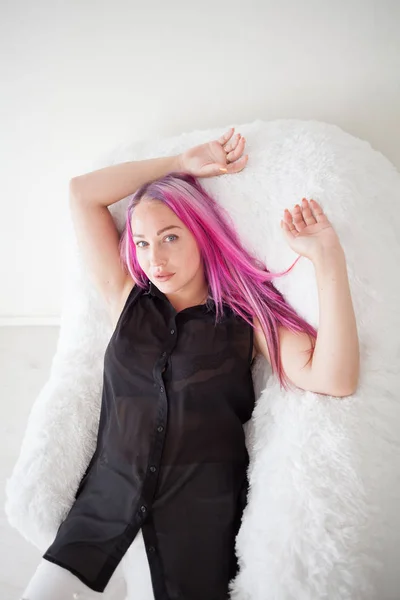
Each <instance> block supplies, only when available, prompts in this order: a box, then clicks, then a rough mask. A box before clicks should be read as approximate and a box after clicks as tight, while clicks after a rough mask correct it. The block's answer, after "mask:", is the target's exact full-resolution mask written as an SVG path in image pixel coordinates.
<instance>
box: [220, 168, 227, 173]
mask: <svg viewBox="0 0 400 600" xmlns="http://www.w3.org/2000/svg"><path fill="white" fill-rule="evenodd" d="M219 170H220V171H222V172H223V173H227V172H228V169H223V168H222V167H220V169H219Z"/></svg>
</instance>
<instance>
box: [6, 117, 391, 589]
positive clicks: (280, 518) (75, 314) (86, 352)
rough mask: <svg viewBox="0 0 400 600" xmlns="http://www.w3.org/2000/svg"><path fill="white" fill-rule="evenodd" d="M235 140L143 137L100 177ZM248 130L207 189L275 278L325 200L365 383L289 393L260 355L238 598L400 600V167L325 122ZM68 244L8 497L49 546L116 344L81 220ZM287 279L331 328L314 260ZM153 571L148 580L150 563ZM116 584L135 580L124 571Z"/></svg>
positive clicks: (78, 469)
mask: <svg viewBox="0 0 400 600" xmlns="http://www.w3.org/2000/svg"><path fill="white" fill-rule="evenodd" d="M224 131H225V128H221V129H218V130H217V129H213V130H208V131H194V132H191V133H185V134H182V135H180V136H177V137H174V138H168V139H158V140H154V139H153V140H151V141H147V142H140V143H137V142H136V143H132V144H131V145H126V146H124V147H120V148H118V149H116V150H114V151H112V152H111V153H110V154H109V155H108V156H105V157H102V158H101V159H100V160H98V161H96V162H95V163H94V164H93V169H95V168H100V167H102V166H106V165H109V164H113V163H117V162H122V161H127V160H136V159H143V158H151V157H155V156H164V155H171V154H176V153H178V152H180V151H182V150H184V149H186V148H188V147H190V146H193V145H195V144H200V143H203V142H205V141H208V140H211V139H214V138H216V137H218V136H219V135H221V133H222V132H224ZM236 131H240V132H241V133H242V134H243V135H244V136H245V137H246V140H247V149H248V152H249V155H250V159H249V163H248V165H247V167H246V169H245V170H244V171H242V172H241V173H239V174H236V175H232V176H222V177H218V178H212V179H202V180H201V182H202V184H203V185H204V186H205V187H206V189H207V190H208V191H209V192H211V193H212V194H213V195H214V197H215V198H216V199H217V201H218V202H220V203H221V204H222V205H223V206H225V207H226V208H228V210H229V211H230V214H231V215H232V218H233V220H234V222H235V224H236V226H237V229H238V231H239V234H240V235H241V236H242V238H243V239H244V240H245V242H246V244H247V245H248V247H249V248H251V249H252V250H253V251H254V252H256V253H257V255H258V256H259V257H260V258H262V259H263V260H265V262H266V264H267V266H268V267H269V268H270V269H271V270H277V271H278V270H283V269H285V268H287V267H288V266H289V265H290V264H291V263H292V262H293V261H294V260H295V258H296V256H297V255H295V254H294V253H293V251H292V250H291V249H290V248H289V246H288V245H287V242H286V241H285V240H284V238H283V235H282V232H281V229H280V225H279V222H280V219H281V217H282V214H283V209H284V207H286V206H287V207H291V206H293V205H294V204H295V203H297V202H298V201H299V200H301V198H302V197H303V196H305V197H307V198H314V199H316V200H317V201H318V202H320V203H321V205H322V206H323V207H324V209H325V211H326V213H327V215H328V218H329V219H330V220H331V222H332V223H333V225H334V227H335V228H336V231H337V232H338V234H339V237H340V239H341V241H342V244H343V246H344V249H345V253H346V257H347V265H348V273H349V279H350V285H351V291H352V296H353V302H354V307H355V311H356V317H357V322H358V330H359V336H360V346H361V382H360V387H359V390H358V392H357V393H356V394H355V395H354V396H352V397H349V398H334V397H329V396H323V395H318V394H314V393H311V392H303V391H302V390H299V391H298V392H283V391H281V390H280V389H279V385H278V383H277V380H276V379H275V378H274V377H270V371H269V366H268V363H267V361H266V360H264V359H263V358H261V357H259V358H258V359H257V362H256V364H255V366H254V367H253V380H254V385H255V390H256V398H257V404H256V408H255V410H254V413H253V416H252V419H251V420H250V421H249V422H248V423H247V424H246V425H245V428H246V440H247V445H248V449H249V453H250V461H251V462H250V467H249V481H250V492H249V496H248V505H247V508H246V510H245V513H244V516H243V521H242V527H241V529H240V532H239V534H238V537H237V544H236V549H237V554H238V556H239V560H240V571H239V573H238V575H237V577H236V579H235V580H234V581H233V582H232V590H231V598H232V600H267V599H268V600H292V599H296V600H320V599H322V598H325V599H328V600H336V599H337V600H347V599H349V600H350V599H351V600H358V599H360V600H361V599H362V600H372V599H373V600H390V599H393V600H394V599H398V598H399V597H400V592H399V591H398V590H399V589H400V569H399V568H398V553H399V551H400V544H399V542H400V511H399V506H400V502H399V501H400V482H399V464H400V460H399V458H400V443H399V441H400V439H399V438H400V434H399V431H400V406H399V392H400V375H399V360H400V341H399V337H400V334H399V332H400V311H399V309H398V302H399V264H400V245H399V231H400V210H399V197H400V174H399V172H398V171H397V170H396V169H395V167H394V166H393V165H392V164H391V163H390V162H389V161H388V160H387V159H386V158H385V157H384V156H383V155H382V154H380V153H379V152H376V151H374V150H373V149H372V148H371V146H370V145H369V144H368V143H367V142H364V141H362V140H359V139H357V138H355V137H353V136H351V135H349V134H347V133H345V132H343V131H342V130H341V129H339V128H338V127H336V126H333V125H329V124H326V123H320V122H316V121H307V122H305V121H298V120H279V121H272V122H262V121H255V122H253V123H250V124H242V125H238V126H237V127H236ZM126 204H127V199H125V200H123V201H121V202H119V203H117V204H116V205H113V206H112V207H111V208H110V210H111V212H112V214H113V217H114V219H115V221H116V223H117V225H118V228H119V230H120V231H121V229H122V225H123V219H124V210H125V208H126ZM67 238H68V239H67V245H68V252H67V256H66V260H65V266H64V268H65V270H66V276H65V289H64V295H63V300H64V302H63V309H62V323H61V329H60V337H59V342H58V347H57V351H56V354H55V356H54V360H53V363H52V367H51V373H50V377H49V380H48V382H47V383H46V385H45V386H44V387H43V389H42V391H41V393H40V394H39V396H38V397H37V398H36V400H35V402H34V404H33V407H32V412H31V414H30V417H29V422H28V426H27V430H26V434H25V437H24V440H23V444H22V447H21V452H20V456H19V458H18V461H17V463H16V465H15V468H14V471H13V473H12V476H11V478H10V479H9V480H8V482H7V489H6V492H7V503H6V513H7V516H8V519H9V521H10V523H11V525H12V526H14V527H16V528H17V529H18V530H19V531H20V532H21V534H22V535H23V536H24V537H25V538H26V539H27V540H29V541H31V542H32V543H33V544H35V545H36V546H37V547H39V548H40V549H41V550H43V551H44V550H45V549H46V548H47V546H48V545H49V544H50V543H51V542H52V540H53V538H54V536H55V533H56V531H57V528H58V525H59V524H60V522H61V520H62V519H63V518H64V517H65V515H66V513H67V512H68V510H69V508H70V506H71V503H72V502H73V499H74V493H75V491H76V488H77V486H78V482H79V480H80V478H81V476H82V474H83V472H84V470H85V468H86V465H87V463H88V460H89V458H90V456H91V454H92V452H93V450H94V445H95V438H96V431H97V425H98V418H99V410H100V398H101V385H102V368H103V358H104V351H105V348H106V346H107V343H108V340H109V338H110V336H111V334H112V329H111V325H110V322H109V320H108V316H107V314H106V309H105V306H104V304H103V302H102V300H101V298H100V297H99V295H98V294H97V292H96V291H95V289H94V288H93V285H92V283H91V280H90V278H89V275H88V273H87V272H86V270H85V266H84V265H82V262H81V258H80V255H79V252H78V251H77V247H76V240H75V236H74V233H73V230H72V226H71V225H70V229H69V233H68V235H67ZM276 285H277V287H278V288H279V289H280V290H281V291H282V292H283V293H284V294H285V295H286V297H287V299H288V301H289V302H291V303H292V305H293V306H294V307H295V308H296V309H297V310H298V311H299V312H300V313H301V314H302V315H303V316H304V317H305V318H306V319H308V320H309V322H311V323H312V324H313V325H314V326H316V327H318V295H317V288H316V281H315V274H314V268H313V266H312V264H311V262H310V261H308V260H307V259H306V258H301V259H300V261H299V262H298V264H297V265H296V267H295V268H294V269H293V270H292V271H291V272H290V273H289V274H288V275H286V276H285V277H283V278H280V279H278V280H276ZM16 401H17V400H16ZM139 544H140V540H139V536H138V538H137V540H136V541H135V544H133V545H132V550H131V549H130V550H129V551H128V553H127V555H126V557H125V559H124V561H125V562H126V563H127V564H128V563H129V564H130V566H131V567H132V569H133V568H134V563H135V561H136V563H135V564H136V568H138V567H137V565H138V564H139V563H138V561H140V560H142V561H143V554H141V555H140V557H139V552H140V550H141V549H140V547H139ZM396 557H397V558H396ZM142 564H143V563H142ZM139 572H140V573H141V575H140V576H142V575H143V569H142V570H141V569H138V573H139ZM116 576H117V575H116ZM118 576H120V577H121V578H122V577H123V573H122V572H120V570H118ZM138 577H139V575H138ZM145 579H146V577H145V576H144V575H143V585H142V584H141V583H140V584H139V583H138V585H137V586H136V592H137V593H136V595H135V600H139V599H140V600H150V599H151V598H152V595H151V592H150V590H149V587H147V588H146V589H145V585H146V582H145ZM137 582H139V579H138V580H137ZM105 597H111V596H110V595H109V596H107V594H106V593H105ZM113 597H115V596H113ZM205 600H206V599H205Z"/></svg>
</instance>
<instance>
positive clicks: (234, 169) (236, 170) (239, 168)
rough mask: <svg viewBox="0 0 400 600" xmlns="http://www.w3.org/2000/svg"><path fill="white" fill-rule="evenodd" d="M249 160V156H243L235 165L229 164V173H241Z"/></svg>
mask: <svg viewBox="0 0 400 600" xmlns="http://www.w3.org/2000/svg"><path fill="white" fill-rule="evenodd" d="M248 160H249V155H248V154H245V156H241V157H240V158H239V159H238V160H235V162H233V163H228V164H227V165H226V168H227V169H228V173H239V171H242V170H243V169H244V168H245V166H246V165H247V161H248Z"/></svg>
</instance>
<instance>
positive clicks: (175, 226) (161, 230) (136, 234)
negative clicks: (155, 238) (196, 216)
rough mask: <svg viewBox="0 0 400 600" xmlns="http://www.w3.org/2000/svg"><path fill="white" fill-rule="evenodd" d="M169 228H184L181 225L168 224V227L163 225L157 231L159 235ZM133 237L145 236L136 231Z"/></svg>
mask: <svg viewBox="0 0 400 600" xmlns="http://www.w3.org/2000/svg"><path fill="white" fill-rule="evenodd" d="M167 229H182V227H179V225H167V227H163V228H162V229H160V230H159V231H157V235H160V233H162V232H163V231H166V230H167ZM133 237H145V236H144V235H142V234H141V233H134V234H133Z"/></svg>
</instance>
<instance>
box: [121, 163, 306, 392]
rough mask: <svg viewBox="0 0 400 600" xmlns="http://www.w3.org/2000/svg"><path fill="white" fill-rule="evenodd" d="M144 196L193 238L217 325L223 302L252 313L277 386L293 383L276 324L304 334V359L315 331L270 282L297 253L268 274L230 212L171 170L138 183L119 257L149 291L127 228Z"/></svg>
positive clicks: (191, 179) (242, 313)
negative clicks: (247, 246) (165, 210)
mask: <svg viewBox="0 0 400 600" xmlns="http://www.w3.org/2000/svg"><path fill="white" fill-rule="evenodd" d="M143 197H145V198H146V200H149V201H151V200H152V199H153V200H158V201H161V202H165V204H166V205H167V206H168V207H169V208H170V209H171V210H172V211H173V212H174V213H175V214H176V215H177V217H178V218H179V219H180V220H181V221H182V222H183V223H184V224H185V225H186V227H187V228H188V229H189V230H190V231H191V233H192V235H193V236H194V238H195V239H196V241H197V244H198V247H199V251H200V254H201V257H202V260H203V267H204V275H205V278H206V281H207V284H208V287H209V290H210V295H211V297H212V299H213V300H214V302H215V307H216V323H218V321H219V319H220V317H221V315H222V313H223V307H222V302H224V303H225V304H227V305H228V306H229V307H230V308H231V310H232V311H233V312H234V313H236V314H237V315H239V316H240V317H242V318H243V319H244V320H245V321H247V323H249V324H250V325H251V326H253V322H252V316H253V315H255V316H256V317H257V318H258V320H259V322H260V325H261V328H262V330H263V332H264V335H265V339H266V341H267V346H268V351H269V356H270V361H271V368H272V371H273V373H275V374H276V375H277V376H278V379H279V382H280V385H281V387H283V388H284V389H289V388H291V387H292V382H291V381H290V380H289V379H288V377H287V376H286V373H285V371H284V369H283V367H282V363H281V358H280V343H279V335H278V332H279V326H282V327H286V328H287V329H289V330H290V331H292V332H294V333H298V334H300V333H306V334H307V335H308V336H309V339H310V343H311V347H310V348H309V349H308V350H307V351H306V352H307V353H310V357H309V360H308V362H309V361H310V360H311V357H312V352H313V349H314V346H315V339H316V336H317V331H316V329H315V328H314V327H312V326H311V325H310V324H309V323H307V321H305V320H304V319H303V318H302V317H301V316H300V315H299V314H298V313H297V312H296V311H295V310H294V309H293V308H292V307H291V306H290V305H289V304H288V302H287V301H286V300H285V298H284V296H283V294H282V293H281V292H280V291H279V290H277V289H276V288H275V286H274V284H273V283H272V280H273V279H274V278H275V277H282V276H283V275H285V274H286V273H288V272H289V271H290V270H291V269H292V268H293V267H294V265H295V264H296V263H297V261H298V260H299V258H300V256H299V257H298V258H297V259H296V260H295V262H294V263H293V264H292V265H291V266H290V267H289V268H288V269H287V270H286V271H283V272H280V273H274V272H270V271H269V270H268V269H267V267H266V265H265V264H264V263H263V262H261V261H260V260H258V259H257V258H256V257H255V256H252V255H251V254H249V252H247V250H246V249H245V248H244V247H243V245H242V242H241V241H240V239H239V237H238V234H237V233H236V231H235V227H234V225H233V223H232V220H231V218H230V216H229V214H228V213H227V211H226V210H225V209H224V208H223V207H222V206H220V205H219V204H217V202H216V201H215V200H214V199H213V198H212V197H211V196H210V195H209V194H208V193H207V192H206V191H205V189H204V188H203V187H202V186H201V185H200V183H199V181H198V180H197V179H196V178H195V177H193V176H192V175H189V174H188V173H176V172H172V173H168V174H167V175H165V176H164V177H161V178H159V179H157V180H155V181H152V182H148V183H145V184H144V185H142V186H141V187H140V188H139V189H138V190H137V191H136V192H135V193H134V194H133V195H132V196H131V198H130V200H129V204H128V209H127V215H126V224H125V228H124V231H123V232H122V235H121V239H120V255H121V260H122V262H123V264H124V265H125V266H126V268H127V270H128V271H129V273H130V275H131V276H132V279H133V281H134V282H135V283H136V285H138V286H139V287H141V288H143V289H146V290H147V289H148V278H147V276H146V274H145V272H144V271H143V270H142V269H141V267H140V266H139V262H138V260H137V257H136V245H135V242H134V240H133V237H132V228H131V221H132V214H133V211H134V209H135V207H136V206H137V205H138V204H139V202H140V201H141V200H142V198H143Z"/></svg>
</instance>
